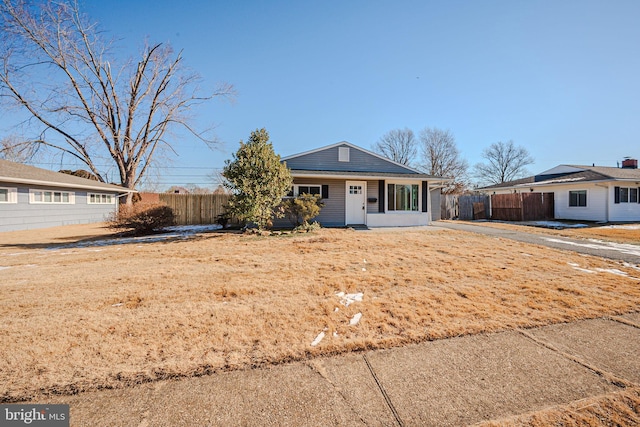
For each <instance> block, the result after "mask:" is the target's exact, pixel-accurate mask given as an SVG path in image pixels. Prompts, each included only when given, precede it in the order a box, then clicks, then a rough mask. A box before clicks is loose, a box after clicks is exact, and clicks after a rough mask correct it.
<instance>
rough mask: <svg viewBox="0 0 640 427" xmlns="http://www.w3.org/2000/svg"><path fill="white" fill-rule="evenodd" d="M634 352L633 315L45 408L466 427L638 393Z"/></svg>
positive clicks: (88, 416) (188, 420)
mask: <svg viewBox="0 0 640 427" xmlns="http://www.w3.org/2000/svg"><path fill="white" fill-rule="evenodd" d="M638 355H640V313H635V314H628V315H625V316H620V317H616V318H613V319H594V320H586V321H580V322H574V323H568V324H559V325H553V326H547V327H541V328H535V329H529V330H526V331H507V332H500V333H494V334H487V335H485V334H482V335H474V336H466V337H459V338H452V339H446V340H439V341H432V342H425V343H421V344H416V345H409V346H406V347H401V348H394V349H389V350H378V351H368V352H362V353H351V354H346V355H341V356H335V357H326V358H317V359H313V360H310V361H307V362H296V363H290V364H285V365H279V366H274V367H268V368H263V369H255V370H247V371H235V372H224V373H219V374H216V375H211V376H206V377H199V378H189V379H182V380H175V381H160V382H154V383H149V384H143V385H140V386H136V387H132V388H126V389H122V390H107V391H100V392H91V393H81V394H78V395H75V396H57V397H55V398H53V399H52V400H51V401H49V402H47V403H68V404H70V405H71V425H73V426H96V425H110V426H141V427H143V426H206V425H213V426H243V425H251V426H253V425H259V426H331V425H335V426H338V425H339V426H360V425H385V426H394V425H406V426H425V425H434V426H447V425H450V426H459V425H468V424H473V423H477V422H482V421H486V420H492V419H501V418H505V417H509V416H513V415H517V414H523V413H527V412H531V411H537V410H541V409H544V408H548V407H551V406H554V405H561V404H567V403H569V402H572V401H576V400H579V399H583V398H587V397H592V396H599V395H603V394H606V393H611V392H615V391H620V390H622V388H621V387H620V386H619V385H616V384H621V383H622V384H625V383H626V384H636V385H637V384H640V358H639V357H638ZM34 403H40V402H34Z"/></svg>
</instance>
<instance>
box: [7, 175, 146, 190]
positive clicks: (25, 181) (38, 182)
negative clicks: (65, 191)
mask: <svg viewBox="0 0 640 427" xmlns="http://www.w3.org/2000/svg"><path fill="white" fill-rule="evenodd" d="M0 181H2V182H11V183H15V184H32V185H44V186H49V187H61V188H78V189H82V190H96V191H113V192H120V193H137V192H138V191H137V190H132V189H129V188H125V187H119V186H117V185H113V186H112V187H106V186H99V185H87V184H71V183H64V182H56V181H43V180H38V179H27V178H14V177H7V176H0ZM107 185H111V184H107Z"/></svg>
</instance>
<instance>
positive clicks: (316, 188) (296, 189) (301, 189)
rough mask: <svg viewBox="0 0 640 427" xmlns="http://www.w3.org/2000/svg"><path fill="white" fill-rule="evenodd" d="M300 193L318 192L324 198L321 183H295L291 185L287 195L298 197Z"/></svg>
mask: <svg viewBox="0 0 640 427" xmlns="http://www.w3.org/2000/svg"><path fill="white" fill-rule="evenodd" d="M302 194H311V195H316V194H319V195H321V196H322V198H326V197H325V196H324V193H323V192H322V186H321V185H309V184H302V185H299V184H296V185H294V186H292V187H291V191H289V193H287V197H298V196H300V195H302ZM327 197H328V196H327Z"/></svg>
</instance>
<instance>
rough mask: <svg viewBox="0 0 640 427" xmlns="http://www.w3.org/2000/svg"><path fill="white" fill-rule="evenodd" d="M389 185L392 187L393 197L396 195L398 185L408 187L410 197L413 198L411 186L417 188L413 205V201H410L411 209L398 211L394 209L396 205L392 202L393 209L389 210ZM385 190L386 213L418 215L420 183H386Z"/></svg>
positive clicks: (420, 199) (420, 200) (420, 193)
mask: <svg viewBox="0 0 640 427" xmlns="http://www.w3.org/2000/svg"><path fill="white" fill-rule="evenodd" d="M389 185H393V186H394V191H393V194H394V196H395V194H397V191H396V188H397V186H398V185H403V186H406V185H408V186H409V187H411V192H410V195H411V196H412V197H413V186H414V185H415V186H417V187H418V191H417V197H416V200H415V203H414V202H413V200H411V202H410V203H411V209H407V210H404V209H402V210H400V209H396V208H395V206H396V203H395V200H394V203H393V209H391V208H389V202H390V201H391V193H390V192H389ZM386 186H387V187H386V188H385V189H384V190H385V193H386V199H387V200H386V204H385V208H386V212H388V213H420V207H421V205H422V191H420V183H418V182H389V181H387V182H386ZM413 207H416V209H413Z"/></svg>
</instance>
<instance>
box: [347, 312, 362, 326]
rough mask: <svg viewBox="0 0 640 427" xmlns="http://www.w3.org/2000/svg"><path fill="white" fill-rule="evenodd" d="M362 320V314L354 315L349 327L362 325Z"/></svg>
mask: <svg viewBox="0 0 640 427" xmlns="http://www.w3.org/2000/svg"><path fill="white" fill-rule="evenodd" d="M360 319H362V313H356V314H354V315H353V317H352V318H351V320H350V321H349V325H350V326H356V325H357V324H358V323H360Z"/></svg>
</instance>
